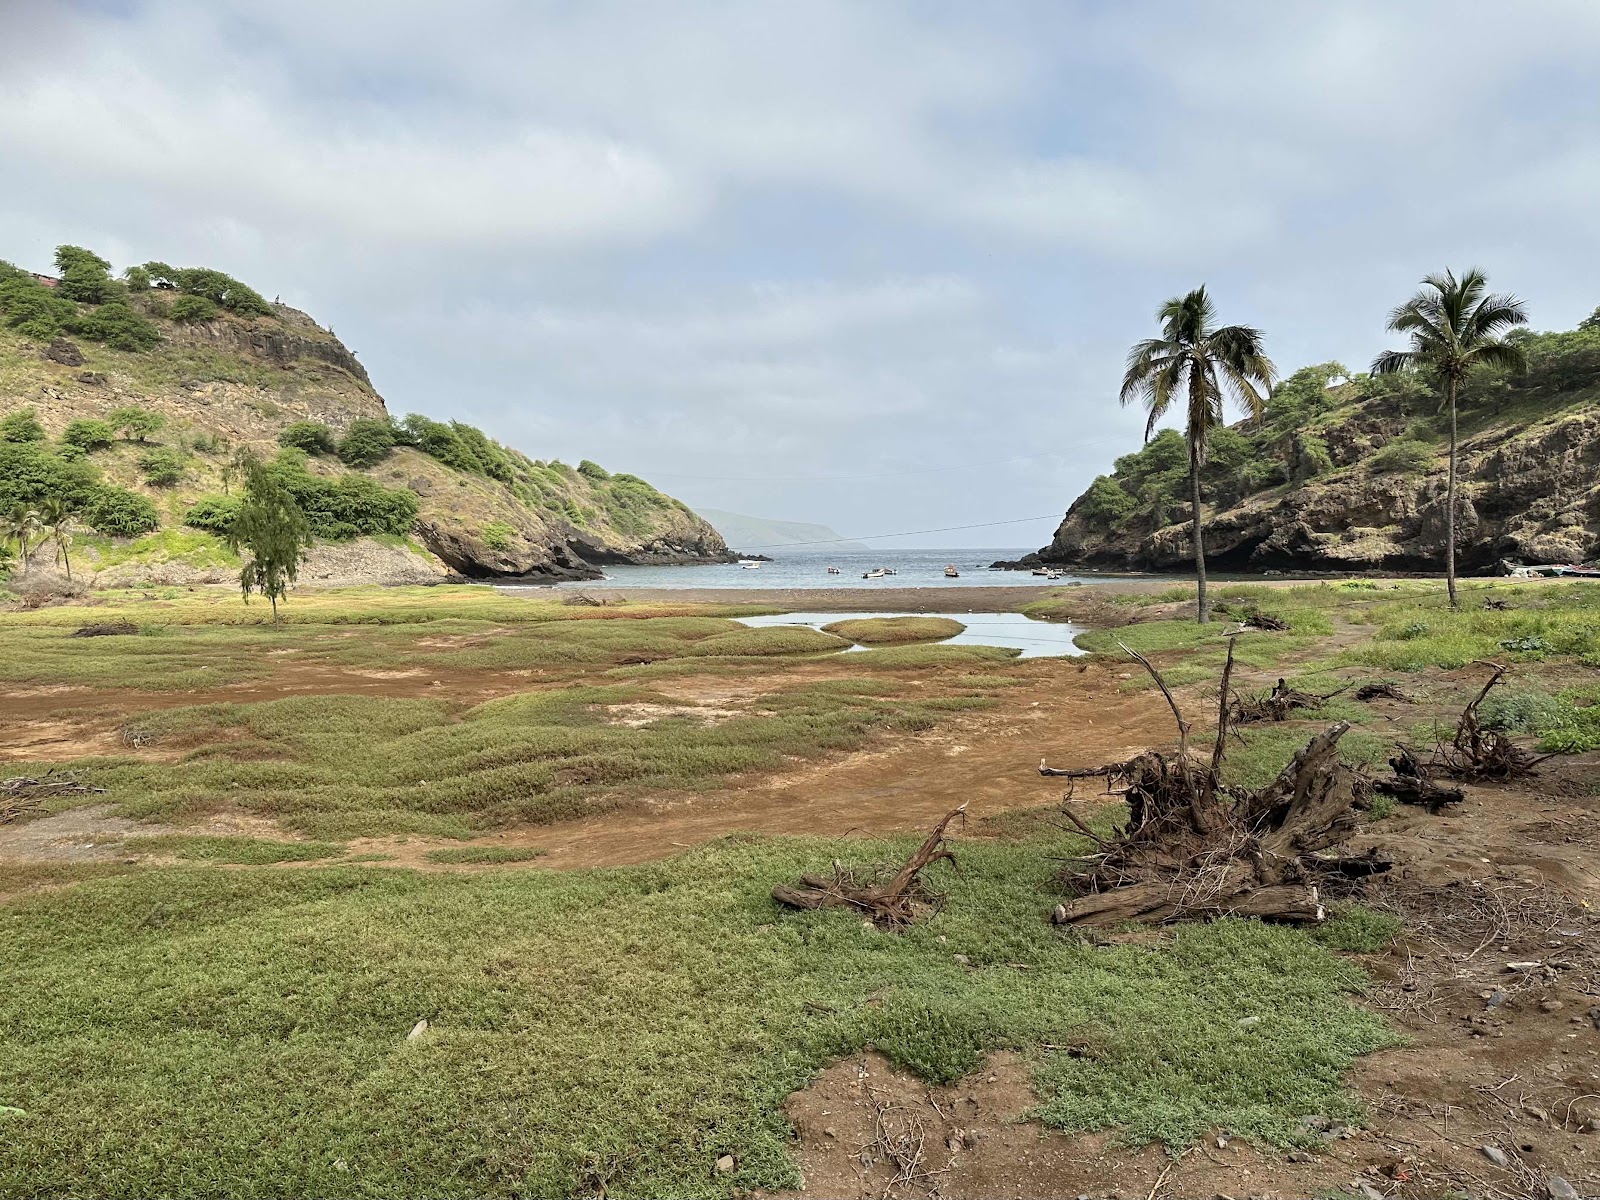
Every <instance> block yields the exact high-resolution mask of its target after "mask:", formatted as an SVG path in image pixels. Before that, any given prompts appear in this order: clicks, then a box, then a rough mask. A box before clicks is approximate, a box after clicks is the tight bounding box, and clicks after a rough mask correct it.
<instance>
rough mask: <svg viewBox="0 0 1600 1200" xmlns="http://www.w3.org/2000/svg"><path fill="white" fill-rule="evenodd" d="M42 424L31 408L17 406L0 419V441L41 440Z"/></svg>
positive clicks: (42, 437)
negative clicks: (14, 410)
mask: <svg viewBox="0 0 1600 1200" xmlns="http://www.w3.org/2000/svg"><path fill="white" fill-rule="evenodd" d="M44 436H45V435H44V426H43V425H41V424H39V417H38V414H37V413H35V412H34V411H33V409H31V408H19V409H17V411H16V412H14V413H9V414H7V415H6V416H5V417H4V418H3V419H0V442H42V441H44Z"/></svg>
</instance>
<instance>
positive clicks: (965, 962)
mask: <svg viewBox="0 0 1600 1200" xmlns="http://www.w3.org/2000/svg"><path fill="white" fill-rule="evenodd" d="M950 957H951V958H953V959H954V960H955V961H956V962H958V963H960V964H961V965H962V966H963V967H970V966H971V965H972V960H971V959H970V958H968V957H967V956H966V955H965V954H952V955H951V956H950Z"/></svg>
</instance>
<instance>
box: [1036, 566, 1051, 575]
mask: <svg viewBox="0 0 1600 1200" xmlns="http://www.w3.org/2000/svg"><path fill="white" fill-rule="evenodd" d="M1033 573H1034V574H1035V575H1048V574H1050V572H1049V571H1046V570H1045V569H1044V568H1043V567H1035V568H1034V569H1033Z"/></svg>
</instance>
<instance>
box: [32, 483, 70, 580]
mask: <svg viewBox="0 0 1600 1200" xmlns="http://www.w3.org/2000/svg"><path fill="white" fill-rule="evenodd" d="M77 518H78V514H77V513H76V512H74V511H73V510H72V507H71V506H70V505H69V504H67V503H66V501H64V500H62V499H60V498H59V497H57V496H51V497H50V498H49V499H48V500H46V501H45V502H44V503H43V504H41V505H39V525H40V527H41V528H42V529H48V530H49V531H50V537H51V538H52V539H54V541H55V544H56V562H58V563H64V564H65V565H66V568H67V578H68V579H71V578H72V542H73V538H74V536H75V535H76V534H77V532H78V519H77Z"/></svg>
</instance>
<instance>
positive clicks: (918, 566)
mask: <svg viewBox="0 0 1600 1200" xmlns="http://www.w3.org/2000/svg"><path fill="white" fill-rule="evenodd" d="M1034 549H1036V547H1033V546H1029V547H1027V548H1025V549H1011V550H1007V549H995V548H993V547H989V548H981V549H970V548H969V549H955V550H833V549H828V548H827V547H802V548H799V549H795V550H770V551H766V552H765V553H768V554H770V555H771V556H772V558H773V560H774V561H772V562H764V563H762V564H761V565H760V566H759V567H755V568H748V569H747V568H744V567H740V566H737V565H735V564H731V563H729V564H723V563H716V564H712V565H709V566H697V567H607V568H606V569H605V570H606V578H605V583H606V585H607V586H610V587H638V588H860V589H861V590H862V591H863V592H871V591H872V590H873V589H874V588H876V589H880V590H881V589H883V588H905V587H1016V586H1018V585H1027V584H1035V583H1036V584H1039V585H1041V586H1050V585H1051V584H1052V583H1053V584H1054V586H1056V587H1060V586H1061V585H1062V584H1063V583H1069V582H1071V581H1072V580H1074V579H1081V580H1084V581H1085V582H1105V581H1107V580H1111V579H1117V578H1132V576H1126V577H1124V576H1114V575H1063V576H1062V577H1061V578H1060V579H1058V580H1054V581H1052V580H1049V579H1046V578H1044V577H1043V576H1042V575H1031V574H1029V573H1028V572H1027V571H991V570H989V564H990V563H992V562H994V561H996V560H997V559H1007V560H1014V559H1018V558H1021V557H1022V556H1023V555H1024V554H1028V553H1030V552H1031V551H1033V550H1034ZM946 563H954V564H955V566H956V569H957V570H959V571H960V572H961V577H960V578H959V579H947V578H946V577H945V574H944V568H945V564H946ZM830 566H833V567H838V568H839V574H837V575H830V574H828V568H829V567H830ZM875 567H888V568H890V569H891V570H893V571H894V572H895V573H894V574H893V575H890V576H888V577H887V578H884V579H863V578H861V576H862V574H863V573H865V572H867V571H870V570H872V569H873V568H875ZM513 586H514V585H513ZM557 586H558V587H570V588H584V587H594V586H595V584H594V583H593V582H589V583H565V584H558V585H557Z"/></svg>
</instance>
